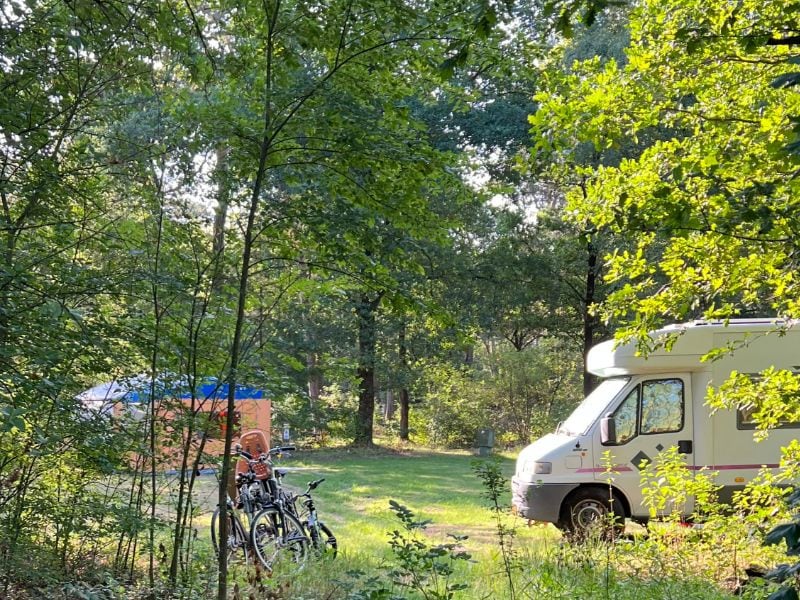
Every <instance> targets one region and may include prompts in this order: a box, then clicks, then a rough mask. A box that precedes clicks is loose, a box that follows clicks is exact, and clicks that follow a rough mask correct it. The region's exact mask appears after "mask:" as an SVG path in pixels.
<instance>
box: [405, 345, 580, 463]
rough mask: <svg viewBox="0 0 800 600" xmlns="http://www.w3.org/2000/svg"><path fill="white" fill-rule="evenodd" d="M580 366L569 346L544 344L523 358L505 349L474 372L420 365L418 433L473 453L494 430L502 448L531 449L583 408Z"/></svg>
mask: <svg viewBox="0 0 800 600" xmlns="http://www.w3.org/2000/svg"><path fill="white" fill-rule="evenodd" d="M575 360H576V357H575V355H574V353H573V352H572V351H571V350H570V349H569V346H566V345H564V344H560V343H558V342H543V343H541V344H537V345H534V346H532V347H530V348H527V349H525V350H523V351H521V352H518V351H516V350H513V349H510V348H507V347H504V346H502V345H499V346H497V347H495V348H494V349H493V351H492V352H491V353H490V354H483V353H480V354H478V355H476V360H475V364H474V365H473V366H453V365H448V364H442V363H440V362H434V361H426V362H420V363H419V364H417V365H416V367H415V370H416V372H417V373H419V379H418V381H417V384H416V396H417V397H419V398H420V399H421V401H422V402H421V404H420V405H416V406H415V410H414V414H413V415H412V416H413V419H414V423H413V425H414V427H413V429H414V433H415V434H416V436H417V437H418V438H419V439H421V440H422V441H423V442H424V443H428V444H431V445H439V446H445V447H447V446H450V447H471V446H472V445H473V444H474V440H475V434H476V433H477V432H478V431H479V430H480V429H484V428H486V427H489V428H491V429H494V430H495V433H496V434H497V436H498V439H499V440H500V442H501V443H504V444H509V445H513V444H520V443H528V442H529V441H530V440H531V439H534V438H536V437H539V436H541V435H543V434H544V433H547V432H549V431H552V430H553V429H554V427H555V425H556V423H558V422H559V421H561V420H563V419H564V418H565V417H566V415H568V414H569V413H570V412H571V411H572V409H573V408H574V406H575V405H576V404H577V401H578V400H579V397H580V391H579V387H578V385H579V383H578V382H579V380H578V373H577V370H578V369H577V365H576V363H575Z"/></svg>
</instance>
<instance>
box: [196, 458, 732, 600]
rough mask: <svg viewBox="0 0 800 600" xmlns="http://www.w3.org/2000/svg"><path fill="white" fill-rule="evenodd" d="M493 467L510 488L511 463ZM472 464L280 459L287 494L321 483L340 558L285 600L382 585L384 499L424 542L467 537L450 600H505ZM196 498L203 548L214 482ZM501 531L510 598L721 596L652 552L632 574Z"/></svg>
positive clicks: (551, 535) (622, 562) (621, 561)
mask: <svg viewBox="0 0 800 600" xmlns="http://www.w3.org/2000/svg"><path fill="white" fill-rule="evenodd" d="M497 458H498V460H499V461H500V465H501V469H502V471H503V473H504V475H505V476H506V477H508V478H509V479H510V476H511V474H512V472H513V469H514V459H513V458H511V457H510V456H498V457H497ZM475 459H476V457H475V456H473V455H471V454H469V453H467V452H419V451H415V452H399V451H397V452H396V451H390V450H375V451H358V450H353V451H347V450H328V451H314V452H296V453H294V455H293V456H291V457H284V458H283V459H282V460H281V461H280V466H281V467H283V468H289V469H291V471H290V473H289V474H288V475H287V477H286V481H285V485H287V487H290V488H291V489H294V490H299V491H303V490H305V485H306V483H307V482H309V481H311V480H313V479H318V478H320V477H324V478H325V482H324V483H323V484H322V485H320V486H319V488H317V490H316V491H315V492H314V497H315V499H316V501H317V507H318V511H319V515H320V518H321V519H322V520H323V521H325V523H326V524H327V525H328V526H329V527H330V528H331V529H332V530H333V532H334V534H335V535H336V537H337V539H338V541H339V548H340V551H341V554H340V556H339V557H337V558H336V559H334V560H333V561H325V564H317V565H315V566H314V568H313V569H308V568H307V569H308V570H306V571H304V572H303V573H304V574H303V575H302V576H301V577H298V578H296V579H294V580H293V581H292V584H291V585H292V588H291V593H292V595H291V597H295V598H304V599H307V600H308V599H311V598H331V599H338V598H350V597H354V598H355V597H357V598H362V597H368V596H363V595H357V596H351V595H349V594H350V592H352V591H353V590H354V589H359V586H360V585H362V583H363V580H360V581H362V583H359V582H358V581H355V580H352V581H350V582H349V583H348V581H349V580H348V579H347V578H348V575H347V572H348V571H351V570H353V569H358V570H361V571H364V572H366V575H365V576H362V577H366V578H369V577H371V576H373V575H378V576H379V577H381V578H382V580H383V581H387V580H388V571H389V570H390V568H391V566H392V565H396V564H397V561H396V559H395V558H394V557H393V556H392V553H391V550H390V547H389V545H388V540H389V535H388V534H389V532H390V531H392V530H394V529H399V528H400V523H399V521H398V520H397V518H396V517H395V515H394V513H392V511H391V510H390V509H389V501H390V500H395V501H396V502H398V503H400V504H403V505H405V506H406V507H408V508H409V509H410V510H412V511H413V512H414V513H415V515H416V517H417V519H430V520H431V524H430V525H429V526H428V529H427V530H426V535H427V537H428V538H429V541H430V542H431V543H439V542H443V541H446V540H448V538H447V534H449V533H454V534H462V535H467V536H469V537H468V539H467V540H466V541H465V542H464V543H463V546H464V549H465V550H466V551H467V552H469V553H470V554H471V555H472V557H473V560H472V561H470V562H468V563H465V562H459V563H458V565H457V570H456V573H455V574H454V576H453V580H454V581H456V582H463V583H466V584H467V585H468V589H467V590H464V591H462V592H458V593H457V594H456V596H454V597H455V598H464V599H468V598H469V599H471V598H476V599H477V598H505V597H509V593H508V586H507V582H506V579H505V571H504V570H503V568H502V561H501V556H500V553H499V549H498V543H497V534H496V525H495V523H494V521H493V514H492V512H491V511H490V510H489V509H488V507H487V501H486V499H485V498H484V497H483V494H484V489H483V486H482V483H481V481H480V480H479V479H478V477H477V476H476V475H475V473H474V472H473V469H472V463H473V461H474V460H475ZM197 492H198V497H197V499H198V500H199V501H200V502H202V503H203V505H204V507H205V509H206V512H205V515H204V516H203V517H201V519H200V520H199V525H200V526H201V530H200V532H199V533H200V536H201V543H203V541H202V540H208V539H209V532H208V523H209V519H210V512H211V510H212V509H213V507H214V505H215V504H216V479H215V477H213V476H210V475H206V476H203V477H202V478H201V480H200V482H199V483H198V488H197ZM510 495H511V493H510V487H509V489H508V491H507V493H506V495H505V502H506V503H510ZM506 522H507V523H509V522H511V523H513V524H515V526H516V530H517V533H516V538H515V541H514V545H515V548H516V549H517V552H518V557H519V558H520V559H521V560H520V563H519V564H520V565H521V568H519V569H518V570H515V571H514V573H515V584H514V585H515V587H516V593H515V597H517V598H537V599H538V598H576V597H580V598H590V599H591V598H615V600H622V599H628V598H629V599H631V600H641V599H647V598H651V599H657V598H658V599H661V598H667V597H672V598H697V599H701V598H703V599H718V598H725V597H729V596H727V595H726V594H724V593H722V592H721V591H720V590H719V588H717V587H716V586H715V585H714V584H713V582H711V581H708V580H702V579H701V578H697V577H692V576H688V577H686V578H685V579H684V577H683V576H680V574H678V576H676V574H675V572H674V571H669V572H667V571H666V570H664V569H663V568H662V566H663V564H664V560H665V559H666V560H669V558H668V557H664V556H661V555H659V554H658V553H657V554H656V555H654V557H652V560H651V559H650V558H648V557H645V558H646V560H645V563H647V564H648V565H650V566H648V567H646V568H645V570H644V571H642V570H641V569H632V568H631V567H630V564H631V563H630V556H629V555H625V554H624V550H621V552H622V554H620V553H619V552H617V553H616V555H617V558H616V559H610V558H609V556H610V553H608V552H607V551H606V550H607V548H606V547H605V546H604V545H603V546H600V547H595V548H591V547H586V546H583V547H578V548H575V547H570V546H568V545H565V544H562V542H561V535H560V534H559V533H558V532H557V531H556V529H555V528H554V527H553V526H551V525H548V526H533V527H529V526H527V524H526V522H525V521H524V520H521V519H516V520H511V519H510V517H509V518H508V520H507V521H506ZM203 525H205V527H203ZM208 546H210V543H208ZM611 560H613V564H612V562H610V561H611ZM528 565H530V567H528ZM626 565H627V566H626ZM635 571H636V572H638V574H636V573H635ZM210 575H213V574H210ZM687 575H688V574H687ZM397 591H398V590H397V589H395V592H397ZM407 591H408V590H400V593H401V595H403V597H412V598H413V597H416V596H415V595H414V594H406V593H405V592H407ZM256 597H257V596H256Z"/></svg>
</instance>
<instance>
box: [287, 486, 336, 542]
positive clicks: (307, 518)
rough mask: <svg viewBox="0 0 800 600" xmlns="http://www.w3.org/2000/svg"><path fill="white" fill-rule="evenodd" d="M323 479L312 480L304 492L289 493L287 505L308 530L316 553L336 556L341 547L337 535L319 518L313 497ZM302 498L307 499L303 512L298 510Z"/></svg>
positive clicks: (304, 502)
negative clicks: (312, 493) (298, 502)
mask: <svg viewBox="0 0 800 600" xmlns="http://www.w3.org/2000/svg"><path fill="white" fill-rule="evenodd" d="M278 476H279V479H280V477H281V474H280V473H278ZM323 481H325V479H324V478H323V479H317V480H316V481H311V482H309V484H308V487H307V488H306V491H305V492H304V493H302V494H290V495H288V496H287V498H286V505H287V507H288V508H289V510H290V511H291V512H292V514H294V516H295V517H296V518H297V519H298V520H299V521H300V522H301V523H302V524H303V528H304V529H305V530H306V532H307V534H308V537H309V539H310V540H311V546H312V548H314V551H315V552H316V554H317V555H319V556H326V555H329V556H331V557H332V558H334V557H336V553H337V551H338V547H339V546H338V543H337V541H336V536H335V535H333V532H332V531H331V530H330V529H329V528H328V526H327V525H325V523H323V522H322V521H320V520H319V518H318V516H317V508H316V505H315V504H314V499H313V498H312V497H311V492H312V491H313V490H315V489H317V487H318V486H319V485H320V484H321V483H322V482H323ZM301 498H305V500H303V501H302V504H303V507H304V508H305V510H304V511H303V512H300V511H298V510H297V501H298V500H299V499H301Z"/></svg>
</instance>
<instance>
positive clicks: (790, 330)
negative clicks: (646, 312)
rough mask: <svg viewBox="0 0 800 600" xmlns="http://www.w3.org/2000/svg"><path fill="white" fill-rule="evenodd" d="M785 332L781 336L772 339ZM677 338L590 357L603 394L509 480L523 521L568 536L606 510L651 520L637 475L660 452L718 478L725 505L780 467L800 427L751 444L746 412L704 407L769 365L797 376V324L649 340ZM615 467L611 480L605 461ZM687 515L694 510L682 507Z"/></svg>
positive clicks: (716, 327)
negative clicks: (718, 391) (726, 387)
mask: <svg viewBox="0 0 800 600" xmlns="http://www.w3.org/2000/svg"><path fill="white" fill-rule="evenodd" d="M778 329H781V332H780V333H779V332H778ZM650 336H651V338H653V339H654V340H656V341H658V340H663V339H665V338H666V337H667V336H671V337H674V338H675V343H674V345H673V346H672V348H671V350H669V351H667V350H666V349H665V348H664V347H663V346H659V347H658V349H657V350H656V351H654V352H652V353H651V354H649V355H648V356H647V358H644V357H642V356H639V355H637V352H636V345H635V343H628V344H623V345H620V346H618V347H615V343H614V341H608V342H603V343H601V344H598V345H597V346H595V347H594V348H592V349H591V350H590V352H589V354H588V356H587V369H588V370H589V371H590V372H591V373H593V374H595V375H597V376H599V377H601V378H603V381H602V382H601V383H600V385H599V386H598V387H597V388H596V389H595V390H594V391H593V392H592V393H591V394H590V395H589V396H587V397H586V399H585V400H584V401H583V402H582V403H581V404H580V405H579V406H578V407H577V408H576V409H575V411H574V412H573V413H572V414H571V415H570V417H569V418H568V419H567V420H566V421H564V422H563V423H562V424H560V425H559V427H558V428H557V430H556V431H555V433H551V434H548V435H546V436H544V437H542V438H540V439H538V440H536V441H535V442H534V443H533V444H531V445H529V446H527V447H526V448H525V449H524V450H523V451H522V452H521V453H520V455H519V458H518V459H517V466H516V473H515V475H514V477H513V479H512V494H513V500H512V501H513V507H514V509H515V511H516V512H517V513H519V514H520V515H521V516H523V517H525V518H528V519H531V520H534V521H545V522H550V523H555V524H556V525H557V526H558V527H559V528H560V529H562V530H563V531H566V532H570V533H575V532H581V531H585V530H586V529H588V528H589V527H590V526H591V525H592V524H594V523H596V522H597V521H598V519H599V518H600V517H603V516H604V515H606V514H607V513H608V511H609V510H614V512H615V514H616V516H617V517H618V518H622V517H626V518H630V519H633V520H635V521H639V522H645V521H647V519H648V517H649V514H648V510H647V508H646V507H644V506H643V505H642V493H641V490H640V487H639V471H640V467H641V464H642V461H643V460H647V461H652V460H653V458H654V457H655V456H656V455H657V454H658V453H659V452H661V451H662V450H665V449H667V448H669V447H672V446H676V447H677V448H678V451H679V452H680V453H681V454H683V455H684V456H685V459H686V463H687V467H688V468H690V469H692V470H699V469H701V468H703V467H707V468H708V470H710V471H713V472H717V473H718V475H717V476H716V480H715V481H716V483H717V484H718V485H721V486H723V487H722V491H721V492H720V497H721V499H723V500H725V499H729V498H730V496H731V495H732V494H733V491H734V490H737V489H742V488H743V487H744V486H745V484H746V483H747V482H748V481H750V480H751V479H752V478H753V477H755V476H756V474H757V473H758V472H759V471H760V470H761V469H762V467H767V468H777V466H778V462H779V459H780V449H781V447H783V446H786V445H788V444H789V443H790V442H791V441H792V440H793V439H796V438H797V436H798V434H800V423H786V424H785V426H781V427H780V428H778V429H775V430H774V431H772V432H771V433H770V435H769V437H768V438H767V439H766V440H763V441H760V442H756V441H755V440H754V437H753V433H754V426H753V424H752V423H751V422H749V421H748V419H747V415H746V414H744V413H743V412H742V411H736V410H718V411H715V412H712V411H711V410H710V409H709V407H708V406H706V404H705V400H706V392H707V390H708V388H709V387H712V386H718V385H720V384H721V383H722V382H724V381H725V380H726V379H728V377H729V376H730V374H731V372H732V371H738V372H740V373H753V374H756V373H759V372H760V371H763V370H765V369H767V368H769V367H771V366H774V367H776V368H779V369H791V370H795V371H797V370H800V324H795V323H785V322H779V323H777V324H776V322H775V321H774V320H768V319H761V320H757V319H739V320H732V321H729V322H728V324H727V325H725V324H723V323H720V322H706V321H697V322H693V323H685V324H679V325H670V326H667V327H665V328H664V329H660V330H658V331H655V332H653V333H651V334H650ZM726 346H732V347H737V349H736V351H735V352H733V353H732V354H725V355H724V356H723V357H722V358H719V359H718V360H715V361H705V362H703V361H701V358H702V357H703V356H704V355H705V354H706V353H708V352H709V351H710V350H712V349H714V348H721V347H726ZM606 451H609V452H610V456H611V464H612V465H613V471H614V473H613V481H612V482H611V483H610V485H611V493H613V497H614V502H613V503H609V481H608V480H609V477H608V474H607V466H606V464H604V461H603V455H604V453H605V452H606ZM688 509H689V510H691V507H689V508H688Z"/></svg>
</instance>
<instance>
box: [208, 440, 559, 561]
mask: <svg viewBox="0 0 800 600" xmlns="http://www.w3.org/2000/svg"><path fill="white" fill-rule="evenodd" d="M497 459H498V460H499V461H500V464H501V468H502V470H503V473H504V474H505V475H506V476H507V477H508V478H509V479H510V477H511V474H512V473H513V470H514V459H512V458H509V457H507V456H497ZM474 460H476V457H475V456H474V455H472V454H469V453H467V452H436V453H433V452H430V453H427V452H413V453H411V452H393V451H383V450H376V451H349V452H348V451H346V450H341V451H317V452H296V453H294V454H293V455H292V456H290V457H284V458H283V459H281V460H280V463H279V464H280V466H281V467H282V468H288V469H290V472H289V474H288V475H287V476H286V479H285V481H284V485H286V486H287V487H288V488H290V489H293V490H296V491H298V490H299V491H304V490H305V485H306V483H307V482H309V481H311V480H313V479H318V478H321V477H324V478H325V482H324V483H323V484H322V485H320V486H319V487H318V488H317V490H316V491H315V492H314V498H315V500H316V501H317V510H318V512H319V515H320V518H321V519H322V520H323V521H325V523H326V524H327V525H328V526H329V527H330V528H331V529H332V530H333V532H334V534H335V535H336V537H337V539H338V540H339V547H340V549H341V550H342V551H343V552H345V553H348V554H352V553H366V554H368V555H371V556H383V555H384V554H387V553H388V552H389V547H388V544H387V541H388V532H389V531H391V530H392V529H395V528H397V527H398V525H399V523H398V521H397V518H396V517H395V516H394V514H393V513H392V512H391V511H390V510H389V500H395V501H397V502H399V503H400V504H403V505H405V506H407V507H408V508H409V509H410V510H412V511H413V512H414V513H415V514H416V515H417V516H418V518H424V519H430V520H431V521H432V522H431V524H430V525H429V526H428V529H427V533H428V534H429V536H430V537H431V538H432V539H434V540H436V541H443V540H444V539H445V538H446V537H447V534H450V533H454V534H462V535H467V536H469V539H468V540H467V542H466V544H465V545H466V547H467V550H468V551H469V552H471V553H478V554H481V553H486V552H494V551H495V524H494V522H493V521H492V514H491V512H490V511H489V510H488V508H487V506H488V505H487V501H486V499H485V498H483V496H482V494H483V492H484V489H483V487H482V485H481V482H480V480H479V479H478V477H477V476H476V475H475V473H474V472H473V471H472V462H473V461H474ZM215 486H216V479H215V478H214V477H213V476H209V475H206V476H203V478H202V480H201V482H200V486H199V489H198V496H199V499H200V500H201V501H202V502H203V504H204V506H205V507H206V508H207V509H208V511H210V510H212V509H213V507H214V506H215V504H216V497H215V494H216V491H215ZM505 500H506V501H507V503H508V504H510V502H511V491H510V488H509V490H508V495H507V498H506V499H505ZM201 522H203V521H201ZM204 522H206V523H207V522H208V517H207V518H206V519H205V521H204ZM518 523H519V525H520V528H519V532H518V538H519V541H520V543H526V544H527V543H536V541H537V540H538V541H543V540H555V539H557V538H558V537H559V534H558V532H556V530H555V529H554V528H552V527H551V526H547V527H540V526H537V527H527V526H526V525H525V522H524V521H521V520H520V521H519V522H518ZM387 555H388V554H387Z"/></svg>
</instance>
